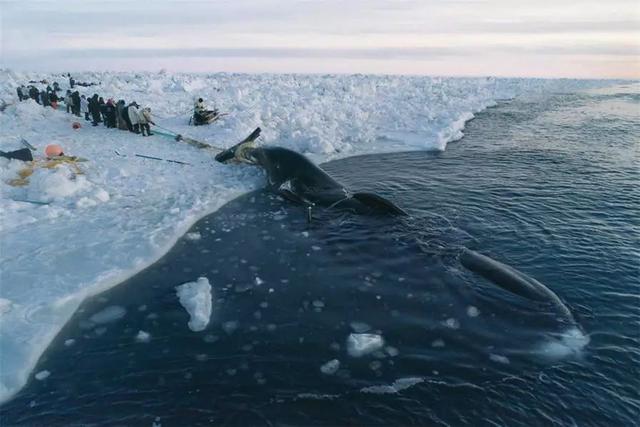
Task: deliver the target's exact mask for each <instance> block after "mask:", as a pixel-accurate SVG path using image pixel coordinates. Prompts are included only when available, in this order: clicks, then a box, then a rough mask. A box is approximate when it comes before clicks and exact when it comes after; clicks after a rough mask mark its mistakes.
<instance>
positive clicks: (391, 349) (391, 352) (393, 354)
mask: <svg viewBox="0 0 640 427" xmlns="http://www.w3.org/2000/svg"><path fill="white" fill-rule="evenodd" d="M385 351H386V352H387V354H388V355H389V356H391V357H396V356H397V355H399V354H400V352H399V351H398V349H397V348H395V347H391V346H389V347H387V348H385Z"/></svg>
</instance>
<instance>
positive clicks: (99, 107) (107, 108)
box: [17, 76, 155, 136]
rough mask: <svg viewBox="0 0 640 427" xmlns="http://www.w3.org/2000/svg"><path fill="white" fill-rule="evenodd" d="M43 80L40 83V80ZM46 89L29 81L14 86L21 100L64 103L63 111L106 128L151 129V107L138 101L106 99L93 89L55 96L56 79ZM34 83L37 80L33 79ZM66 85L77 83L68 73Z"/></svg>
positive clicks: (53, 104)
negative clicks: (92, 90)
mask: <svg viewBox="0 0 640 427" xmlns="http://www.w3.org/2000/svg"><path fill="white" fill-rule="evenodd" d="M43 82H44V83H43ZM43 82H41V83H43V84H47V88H46V90H42V91H39V90H38V88H37V87H35V86H33V85H30V86H29V87H28V88H27V87H25V86H24V85H21V86H20V87H18V89H17V92H18V99H19V100H20V101H24V100H27V99H33V100H35V101H36V102H37V103H38V104H41V105H42V106H44V107H52V108H54V109H58V105H59V103H60V102H63V103H64V105H65V106H66V110H67V113H70V114H74V115H76V116H78V117H82V115H84V118H85V120H86V121H88V122H91V123H92V124H93V126H98V124H100V123H103V124H104V126H106V127H108V128H117V129H121V130H128V131H130V132H133V133H137V134H142V136H150V135H153V134H152V133H151V127H150V124H152V125H155V122H154V121H153V120H152V118H151V108H149V107H146V108H142V109H141V108H140V105H139V104H138V103H137V102H135V101H133V102H131V103H129V104H127V103H126V102H125V101H124V100H123V99H121V100H119V101H118V102H115V101H114V100H113V98H109V99H107V100H106V101H105V100H104V98H103V97H101V96H99V95H98V94H97V93H96V94H94V95H93V96H91V97H88V98H87V97H86V96H85V95H80V93H79V92H78V91H77V90H76V91H73V92H72V91H71V89H69V90H67V92H66V94H65V96H64V97H62V96H58V94H57V92H59V91H61V89H60V86H59V85H58V83H57V82H56V83H53V88H52V87H51V86H49V85H48V83H47V82H46V80H45V81H43ZM35 83H37V82H35ZM69 86H70V87H71V88H73V87H74V86H77V83H75V81H74V80H73V77H71V76H69Z"/></svg>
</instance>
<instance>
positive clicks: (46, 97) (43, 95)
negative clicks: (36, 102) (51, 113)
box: [40, 90, 49, 107]
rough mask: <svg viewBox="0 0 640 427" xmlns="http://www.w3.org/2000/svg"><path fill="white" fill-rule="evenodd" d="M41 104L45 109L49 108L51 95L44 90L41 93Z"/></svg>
mask: <svg viewBox="0 0 640 427" xmlns="http://www.w3.org/2000/svg"><path fill="white" fill-rule="evenodd" d="M40 104H42V106H43V107H48V106H49V95H48V94H47V92H45V91H43V90H42V91H40Z"/></svg>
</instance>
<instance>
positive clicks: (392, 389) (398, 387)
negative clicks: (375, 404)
mask: <svg viewBox="0 0 640 427" xmlns="http://www.w3.org/2000/svg"><path fill="white" fill-rule="evenodd" d="M421 382H424V379H423V378H419V377H408V378H400V379H398V380H395V381H394V382H393V383H392V384H389V385H374V386H371V387H365V388H362V389H360V391H361V392H363V393H373V394H393V393H398V392H399V391H402V390H406V389H408V388H409V387H412V386H414V385H416V384H420V383H421Z"/></svg>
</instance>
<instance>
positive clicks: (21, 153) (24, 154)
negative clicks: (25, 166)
mask: <svg viewBox="0 0 640 427" xmlns="http://www.w3.org/2000/svg"><path fill="white" fill-rule="evenodd" d="M0 157H4V158H6V159H15V160H21V161H23V162H30V161H32V160H33V155H31V150H29V149H28V148H21V149H20V150H15V151H0Z"/></svg>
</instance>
